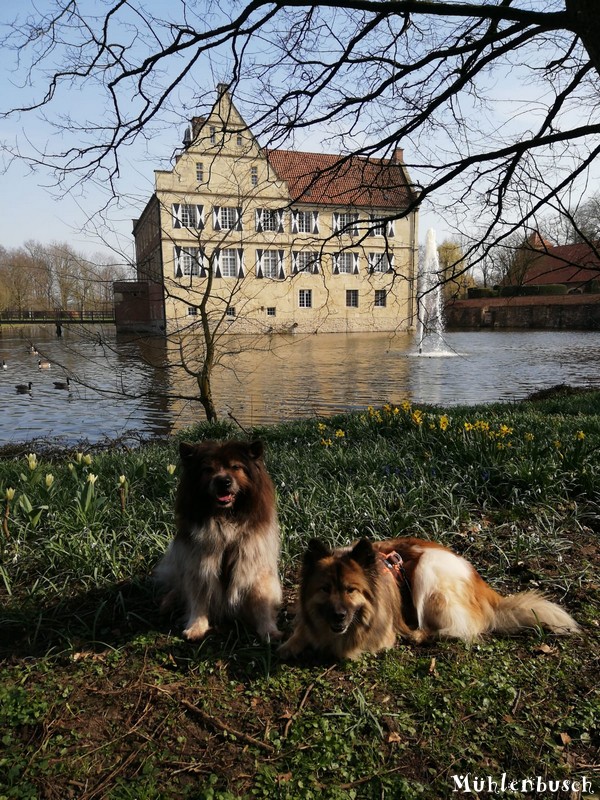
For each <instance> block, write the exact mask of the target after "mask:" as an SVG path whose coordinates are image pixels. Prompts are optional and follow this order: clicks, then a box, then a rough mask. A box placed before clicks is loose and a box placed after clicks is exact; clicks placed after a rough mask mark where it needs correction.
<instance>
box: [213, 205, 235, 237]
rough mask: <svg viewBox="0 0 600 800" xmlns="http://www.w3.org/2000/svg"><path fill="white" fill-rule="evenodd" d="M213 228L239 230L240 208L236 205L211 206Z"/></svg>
mask: <svg viewBox="0 0 600 800" xmlns="http://www.w3.org/2000/svg"><path fill="white" fill-rule="evenodd" d="M213 228H214V229H215V230H216V231H233V230H235V231H241V230H242V209H241V208H239V207H236V206H213Z"/></svg>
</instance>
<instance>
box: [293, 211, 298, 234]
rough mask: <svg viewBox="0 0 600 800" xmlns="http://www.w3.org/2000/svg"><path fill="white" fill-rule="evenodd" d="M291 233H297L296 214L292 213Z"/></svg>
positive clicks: (295, 212)
mask: <svg viewBox="0 0 600 800" xmlns="http://www.w3.org/2000/svg"><path fill="white" fill-rule="evenodd" d="M292 233H298V212H297V211H292Z"/></svg>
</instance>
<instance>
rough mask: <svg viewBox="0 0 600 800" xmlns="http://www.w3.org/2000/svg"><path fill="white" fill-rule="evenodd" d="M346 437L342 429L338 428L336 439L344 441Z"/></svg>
mask: <svg viewBox="0 0 600 800" xmlns="http://www.w3.org/2000/svg"><path fill="white" fill-rule="evenodd" d="M345 435H346V434H345V433H344V431H343V430H342V429H341V428H338V429H337V431H336V432H335V438H336V439H343V438H344V436H345Z"/></svg>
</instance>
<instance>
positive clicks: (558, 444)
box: [554, 439, 560, 450]
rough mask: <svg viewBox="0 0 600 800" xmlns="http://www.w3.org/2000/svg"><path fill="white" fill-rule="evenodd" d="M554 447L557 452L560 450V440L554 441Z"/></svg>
mask: <svg viewBox="0 0 600 800" xmlns="http://www.w3.org/2000/svg"><path fill="white" fill-rule="evenodd" d="M554 447H556V449H557V450H558V449H559V448H560V439H555V440H554Z"/></svg>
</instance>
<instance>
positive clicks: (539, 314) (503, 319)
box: [445, 294, 600, 330]
mask: <svg viewBox="0 0 600 800" xmlns="http://www.w3.org/2000/svg"><path fill="white" fill-rule="evenodd" d="M445 318H446V326H447V327H448V328H450V329H452V328H532V329H539V330H600V294H585V295H581V294H571V295H560V296H555V297H552V296H548V297H482V298H477V299H472V300H456V301H454V302H453V303H451V304H448V305H447V306H446V309H445Z"/></svg>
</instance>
